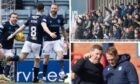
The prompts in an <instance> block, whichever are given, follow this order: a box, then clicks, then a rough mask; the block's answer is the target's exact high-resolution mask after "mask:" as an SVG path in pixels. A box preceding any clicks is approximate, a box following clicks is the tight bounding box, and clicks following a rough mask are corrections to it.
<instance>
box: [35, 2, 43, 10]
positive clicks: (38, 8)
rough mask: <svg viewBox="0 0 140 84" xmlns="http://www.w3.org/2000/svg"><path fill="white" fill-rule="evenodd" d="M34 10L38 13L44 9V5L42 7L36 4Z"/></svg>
mask: <svg viewBox="0 0 140 84" xmlns="http://www.w3.org/2000/svg"><path fill="white" fill-rule="evenodd" d="M36 9H37V10H38V11H41V10H43V9H44V5H43V4H42V3H38V4H37V5H36Z"/></svg>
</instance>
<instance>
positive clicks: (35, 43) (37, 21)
mask: <svg viewBox="0 0 140 84" xmlns="http://www.w3.org/2000/svg"><path fill="white" fill-rule="evenodd" d="M36 9H37V13H36V15H32V16H30V18H28V20H27V22H26V23H25V24H23V25H22V26H21V27H20V28H19V29H17V31H16V32H14V33H13V34H11V35H10V36H9V37H8V39H11V38H13V37H14V36H15V35H16V34H17V33H18V32H21V31H22V30H23V29H24V28H25V26H29V33H28V37H27V40H26V41H25V43H24V46H23V48H22V50H21V54H20V56H15V57H13V58H8V59H7V60H11V61H23V60H24V59H25V58H26V57H27V55H28V54H29V53H31V52H32V53H33V55H34V61H35V62H34V80H33V82H39V79H38V73H39V63H40V52H41V44H42V41H43V32H44V31H43V28H42V26H41V21H42V18H43V17H44V15H43V11H44V5H43V4H41V3H40V4H38V5H37V7H36ZM52 35H53V34H52Z"/></svg>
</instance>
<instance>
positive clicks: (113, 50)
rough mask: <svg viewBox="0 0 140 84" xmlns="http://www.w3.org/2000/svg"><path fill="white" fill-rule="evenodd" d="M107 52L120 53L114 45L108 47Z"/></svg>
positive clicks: (110, 53)
mask: <svg viewBox="0 0 140 84" xmlns="http://www.w3.org/2000/svg"><path fill="white" fill-rule="evenodd" d="M106 53H107V54H109V55H114V56H116V55H117V54H118V51H117V49H116V48H115V47H114V46H112V47H108V48H107V49H106Z"/></svg>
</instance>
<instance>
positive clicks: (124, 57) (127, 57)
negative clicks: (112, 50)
mask: <svg viewBox="0 0 140 84" xmlns="http://www.w3.org/2000/svg"><path fill="white" fill-rule="evenodd" d="M125 61H130V55H129V54H122V55H119V64H120V63H122V62H125Z"/></svg>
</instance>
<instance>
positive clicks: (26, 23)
mask: <svg viewBox="0 0 140 84" xmlns="http://www.w3.org/2000/svg"><path fill="white" fill-rule="evenodd" d="M30 19H31V17H29V18H28V20H27V21H26V22H25V23H24V25H25V26H28V25H29V22H30Z"/></svg>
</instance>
